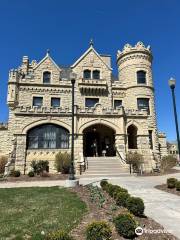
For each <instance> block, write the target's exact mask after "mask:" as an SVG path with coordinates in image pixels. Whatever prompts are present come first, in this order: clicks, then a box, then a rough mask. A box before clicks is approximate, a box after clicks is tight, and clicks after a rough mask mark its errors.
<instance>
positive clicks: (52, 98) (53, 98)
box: [51, 97, 61, 108]
mask: <svg viewBox="0 0 180 240" xmlns="http://www.w3.org/2000/svg"><path fill="white" fill-rule="evenodd" d="M55 99H58V100H59V106H53V105H52V101H53V100H55ZM60 106H61V98H59V97H51V107H53V108H58V107H60Z"/></svg>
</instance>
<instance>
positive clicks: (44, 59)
mask: <svg viewBox="0 0 180 240" xmlns="http://www.w3.org/2000/svg"><path fill="white" fill-rule="evenodd" d="M46 59H49V60H50V61H51V62H52V64H53V65H54V66H55V67H56V68H57V69H58V70H59V71H61V68H60V67H59V66H58V65H57V64H56V63H55V61H54V60H53V59H52V58H51V57H50V55H49V52H47V53H46V56H45V57H44V58H43V59H42V60H41V61H40V62H39V63H38V64H37V65H36V66H35V67H34V70H35V69H37V68H38V67H39V66H40V65H41V64H42V63H43V62H45V61H46Z"/></svg>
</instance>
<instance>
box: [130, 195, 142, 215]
mask: <svg viewBox="0 0 180 240" xmlns="http://www.w3.org/2000/svg"><path fill="white" fill-rule="evenodd" d="M126 207H127V209H128V210H129V211H130V212H131V213H133V214H134V215H135V216H139V217H140V216H143V215H144V208H145V207H144V202H143V200H142V199H141V198H138V197H129V198H128V199H127V201H126Z"/></svg>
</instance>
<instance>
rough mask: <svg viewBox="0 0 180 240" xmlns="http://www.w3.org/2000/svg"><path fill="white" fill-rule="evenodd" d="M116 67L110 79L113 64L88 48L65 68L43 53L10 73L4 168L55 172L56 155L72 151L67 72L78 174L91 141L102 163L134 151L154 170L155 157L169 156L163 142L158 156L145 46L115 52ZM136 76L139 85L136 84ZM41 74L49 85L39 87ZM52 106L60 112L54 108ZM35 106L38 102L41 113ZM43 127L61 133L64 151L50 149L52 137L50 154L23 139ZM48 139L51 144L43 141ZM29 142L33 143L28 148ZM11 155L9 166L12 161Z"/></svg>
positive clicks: (2, 139) (1, 138) (1, 150)
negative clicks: (39, 164) (38, 166)
mask: <svg viewBox="0 0 180 240" xmlns="http://www.w3.org/2000/svg"><path fill="white" fill-rule="evenodd" d="M117 66H118V77H117V78H115V77H114V76H113V74H112V68H111V57H110V56H109V55H101V54H99V53H97V52H96V50H95V49H94V47H93V45H92V44H91V45H90V47H89V48H88V50H87V51H86V52H85V53H84V54H83V55H82V56H81V57H80V58H79V59H78V60H77V61H76V62H75V63H74V64H73V65H71V66H70V67H62V66H61V65H57V63H55V62H54V60H53V59H52V58H51V56H50V54H49V53H48V52H47V54H46V56H45V57H44V58H43V59H42V60H41V61H40V62H36V61H35V60H33V61H32V62H30V61H29V58H28V57H27V56H24V57H23V60H22V64H21V66H20V67H18V68H17V69H12V70H10V73H9V80H8V96H7V103H8V106H9V120H8V126H4V125H1V126H0V154H5V155H9V163H10V164H14V166H15V168H16V169H20V170H21V171H22V172H27V171H29V168H30V167H29V166H30V162H31V161H32V160H48V161H49V163H50V171H54V170H55V169H54V159H55V154H56V153H57V152H58V151H68V152H70V148H71V109H72V104H71V103H72V84H71V73H74V74H75V75H76V82H75V119H74V120H75V138H74V144H75V167H76V170H77V169H78V165H79V164H80V162H81V164H82V163H83V159H84V156H88V155H92V154H93V153H92V152H91V148H93V144H94V143H93V141H97V142H96V145H98V146H97V154H98V155H100V156H101V155H102V154H103V152H104V153H105V154H106V155H107V156H111V155H117V153H120V155H121V156H122V157H124V158H125V156H126V154H127V153H128V151H138V152H140V153H141V154H143V156H144V161H145V164H144V168H145V170H146V171H150V170H152V168H153V167H154V166H155V158H156V159H157V158H159V156H160V151H161V155H162V154H166V150H165V149H167V147H166V144H165V142H163V143H162V142H161V147H162V148H164V150H163V151H162V150H160V149H159V141H161V140H160V138H159V136H158V132H157V123H156V112H155V104H154V86H153V78H152V52H151V49H150V47H145V46H144V45H143V43H141V42H138V43H137V44H136V45H135V46H131V45H129V44H126V45H125V46H124V48H123V50H122V51H119V50H118V53H117ZM138 72H140V82H137V73H138ZM45 73H48V74H47V75H48V76H46V77H48V82H44V77H45ZM46 80H47V79H46ZM141 81H142V82H141ZM143 81H144V82H143ZM37 98H38V99H37ZM39 98H41V99H39ZM54 99H55V101H56V103H58V104H59V105H53V104H52V100H54ZM35 100H37V101H40V102H39V103H38V104H39V105H38V106H37V105H36V104H35V102H34V101H35ZM47 125H48V126H50V127H51V126H57V127H58V128H60V129H65V130H66V131H67V133H68V142H69V144H68V145H66V147H62V146H65V145H62V144H61V143H60V145H59V147H57V148H56V147H52V146H57V145H56V144H55V145H53V144H54V143H52V141H54V138H53V140H52V139H48V141H49V140H51V143H49V142H48V144H49V146H51V147H48V146H47V144H46V143H47V139H45V140H44V139H42V141H43V144H40V143H38V144H39V145H37V144H36V143H37V141H39V140H37V139H36V138H35V137H32V139H30V138H28V136H29V135H28V134H30V132H31V130H33V129H37V131H38V128H39V127H41V126H47ZM108 129H109V130H108ZM57 131H59V130H57ZM90 131H92V134H91V132H90ZM98 131H99V132H98ZM103 131H104V132H107V136H105V135H104V139H102V138H101V137H100V136H101V133H102V132H103ZM108 134H109V135H108ZM51 135H52V132H51ZM43 136H44V135H43ZM48 136H50V135H48ZM40 137H41V136H40ZM46 138H49V137H47V134H46ZM88 138H89V139H88ZM29 139H30V140H31V141H35V144H34V145H33V143H31V147H30V144H29V141H30V140H29ZM112 139H114V140H112ZM161 139H162V138H161ZM56 140H57V139H56ZM88 140H89V142H88ZM12 141H14V143H13V144H12ZM45 141H46V142H45ZM57 141H59V140H57ZM85 143H86V145H87V146H86V148H85ZM88 143H89V145H90V146H88ZM40 145H41V147H39V146H40ZM32 146H35V147H34V148H33V147H32ZM60 146H61V147H60ZM110 149H111V151H110ZM12 150H13V151H14V152H15V155H14V156H15V161H14V163H13V162H11V155H12V154H11V153H12ZM92 151H93V149H92Z"/></svg>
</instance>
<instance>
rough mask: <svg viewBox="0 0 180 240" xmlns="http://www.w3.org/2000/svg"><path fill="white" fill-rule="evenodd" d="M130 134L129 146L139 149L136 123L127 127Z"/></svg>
mask: <svg viewBox="0 0 180 240" xmlns="http://www.w3.org/2000/svg"><path fill="white" fill-rule="evenodd" d="M127 134H128V148H129V149H137V128H136V127H135V126H134V125H130V126H129V127H128V129H127Z"/></svg>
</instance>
